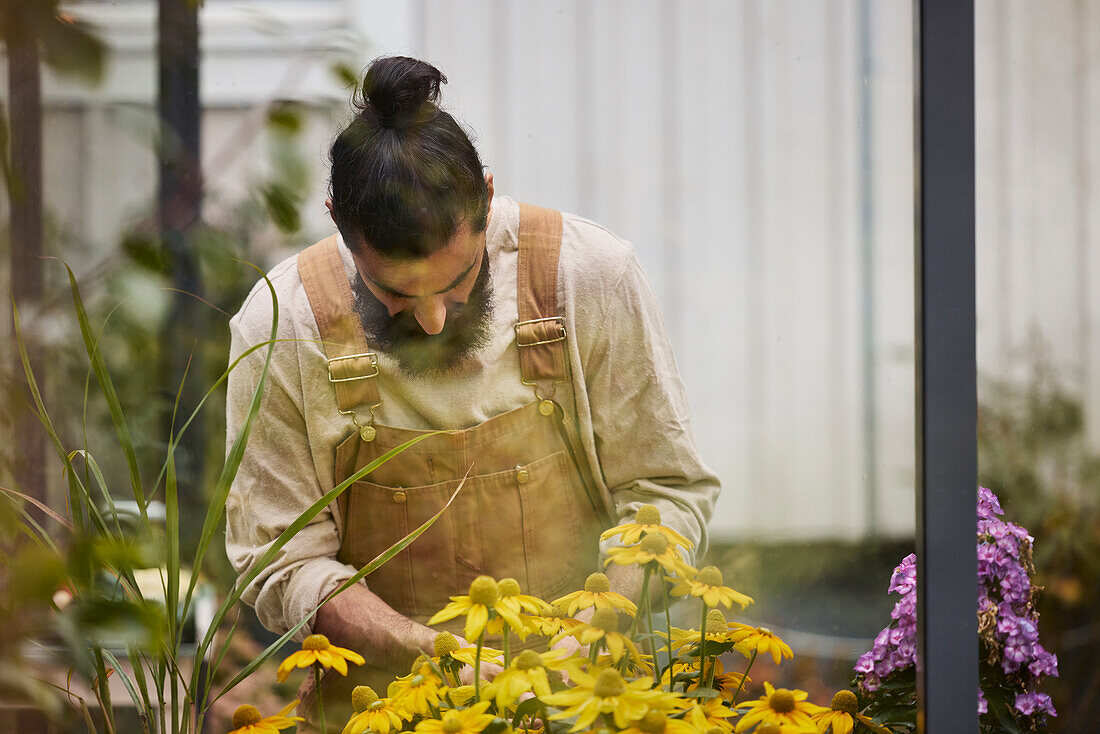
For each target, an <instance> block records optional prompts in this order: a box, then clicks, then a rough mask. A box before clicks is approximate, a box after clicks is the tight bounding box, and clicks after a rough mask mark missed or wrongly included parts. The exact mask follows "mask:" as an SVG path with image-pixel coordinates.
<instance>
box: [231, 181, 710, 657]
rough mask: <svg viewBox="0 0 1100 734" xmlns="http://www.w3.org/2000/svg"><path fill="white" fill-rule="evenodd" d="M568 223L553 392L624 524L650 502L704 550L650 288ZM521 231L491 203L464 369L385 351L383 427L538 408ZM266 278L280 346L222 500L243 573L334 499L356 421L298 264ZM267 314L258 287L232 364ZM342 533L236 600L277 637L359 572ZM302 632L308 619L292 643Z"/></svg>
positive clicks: (308, 541) (677, 390) (304, 535)
mask: <svg viewBox="0 0 1100 734" xmlns="http://www.w3.org/2000/svg"><path fill="white" fill-rule="evenodd" d="M563 220H564V221H563V234H562V247H561V255H560V261H559V266H558V270H559V274H558V304H559V308H560V309H561V314H562V316H563V317H564V318H565V324H566V329H567V333H568V353H569V362H570V372H571V381H570V382H571V385H569V386H568V387H571V388H572V389H571V390H569V389H567V390H565V391H564V394H563V391H561V389H560V387H559V393H558V397H559V399H561V400H562V401H563V403H564V404H566V407H567V409H568V408H569V407H570V406H569V404H568V401H569V400H570V399H571V398H573V397H575V405H576V417H577V421H578V424H579V431H580V435H581V440H582V443H583V444H584V448H585V451H586V452H587V453H588V456H589V459H590V461H591V464H592V466H593V467H594V473H595V475H596V481H597V482H599V483H600V487H599V490H600V492H601V493H603V494H604V495H605V500H607V501H608V502H609V504H610V505H612V506H613V507H614V508H615V511H616V513H617V514H618V516H619V517H620V518H631V517H632V516H633V513H634V511H635V510H636V509H637V508H638V507H639V506H640V505H642V504H646V503H652V504H654V505H657V507H659V508H660V510H661V514H662V518H663V520H664V522H665V524H666V525H669V526H670V527H674V528H676V529H677V530H679V531H680V532H682V533H683V534H684V535H685V536H687V537H688V538H689V539H691V540H692V541H693V542H694V543H695V544H696V549H697V552H700V553H701V552H702V550H703V549H704V548H705V546H706V538H707V532H706V526H707V522H708V520H709V519H710V515H711V511H712V509H713V506H714V501H715V499H716V498H717V495H718V492H719V484H718V480H717V477H715V475H714V473H713V472H711V471H710V469H708V468H707V467H706V466H705V465H704V464H703V462H702V460H701V459H700V457H699V453H698V450H697V448H696V445H695V439H694V437H693V435H692V430H691V422H690V420H689V416H688V404H687V398H686V396H685V393H684V387H683V383H682V382H681V380H680V376H679V372H678V371H677V369H676V364H675V361H674V359H673V355H672V350H671V347H670V345H669V341H668V336H667V334H666V332H665V327H664V324H663V322H662V320H661V315H660V312H659V310H658V307H657V302H656V299H655V298H654V295H653V292H652V289H651V288H650V285H649V282H648V281H647V280H646V277H645V274H644V273H643V272H642V268H641V265H640V264H639V262H638V259H637V257H636V256H635V253H634V250H633V248H632V247H631V246H630V244H629V243H627V242H626V241H624V240H622V239H620V238H618V237H616V236H615V235H614V234H612V233H611V232H609V231H608V230H607V229H605V228H603V227H601V226H600V225H598V224H595V223H593V222H590V221H588V220H586V219H582V218H581V217H577V216H574V215H571V214H563ZM518 235H519V205H518V204H517V203H516V202H515V201H513V200H512V199H510V198H507V197H497V198H495V199H493V206H492V214H491V218H490V221H489V224H488V231H487V233H486V244H487V248H488V253H489V269H490V277H491V279H492V290H493V311H492V317H491V318H492V327H491V339H490V341H489V342H488V344H487V346H486V347H485V348H483V349H482V350H481V351H480V352H479V353H478V354H477V356H476V358H475V359H474V360H473V362H472V363H471V364H470V365H469V366H468V367H464V368H463V369H462V370H461V371H459V372H455V373H453V374H447V375H444V376H441V377H434V376H433V377H431V378H415V377H410V376H408V375H406V374H405V373H403V372H402V371H401V369H400V368H399V367H398V366H397V365H396V364H395V363H394V361H393V360H392V359H391V358H389V357H388V356H387V355H386V354H384V353H382V354H379V370H380V375H379V377H378V387H379V392H380V394H381V397H382V405H381V406H380V407H379V408H377V409H376V411H375V415H376V420H377V422H378V423H380V424H385V425H391V426H398V427H402V428H410V429H418V430H432V429H461V428H468V427H471V426H474V425H477V424H478V423H480V422H482V421H485V420H487V419H489V418H491V417H493V416H495V415H499V414H501V413H505V412H507V411H509V410H512V409H513V408H516V407H518V406H520V405H522V404H524V403H528V402H530V401H532V400H533V399H534V393H533V391H532V388H531V387H529V386H526V385H523V384H521V383H520V376H519V356H518V354H517V347H516V345H515V332H514V330H513V327H514V325H515V323H516V321H517V320H518V315H517V314H518V309H517V305H516V263H517V255H518V251H517V241H518ZM342 253H343V257H344V265H345V271H346V273H347V275H348V277H349V279H354V278H355V277H357V276H356V272H355V266H354V263H353V261H352V259H351V255H350V253H349V252H348V251H347V248H346V247H342ZM268 278H269V280H270V281H271V284H272V286H273V287H274V290H275V294H276V297H277V299H278V301H277V303H278V314H279V315H278V337H277V338H278V339H279V340H280V341H278V342H277V343H276V344H275V348H274V354H273V357H272V362H271V368H270V371H269V374H268V380H267V383H266V389H265V391H264V395H263V400H262V403H261V408H260V412H259V414H258V415H257V418H256V420H255V422H254V424H253V428H252V433H251V435H250V437H249V441H248V445H247V449H246V451H245V454H244V459H243V461H242V463H241V466H240V470H239V471H238V473H237V477H236V480H235V482H234V483H233V487H232V490H231V492H230V494H229V499H228V502H227V503H226V551H227V553H228V555H229V560H230V561H231V562H232V563H233V566H234V568H235V569H236V570H237V571H238V572H239V573H244V572H246V571H247V570H248V569H250V568H251V567H252V564H254V563H255V562H256V561H257V560H258V559H259V557H260V556H261V555H262V554H263V553H264V551H265V550H266V549H267V547H268V545H269V544H270V543H271V542H272V541H273V540H275V538H277V537H278V535H279V533H280V532H282V531H283V530H284V529H285V528H286V527H287V526H288V525H289V524H290V523H291V522H293V521H294V520H295V519H296V518H297V517H298V516H299V515H301V514H302V512H304V511H305V510H306V509H307V508H308V507H309V506H310V505H311V504H312V503H313V502H315V501H316V500H317V499H318V498H319V497H321V495H322V494H324V493H325V492H327V491H329V490H330V489H332V487H333V486H334V483H333V474H334V472H333V468H334V467H333V463H334V461H335V448H336V446H337V444H338V443H340V442H341V441H342V440H343V439H345V438H347V437H348V436H349V435H351V433H352V431H354V430H355V427H354V425H353V424H352V421H351V419H350V418H349V417H347V416H343V415H340V414H339V413H338V412H337V407H336V397H335V393H334V391H333V389H332V385H331V384H330V383H329V381H328V372H327V368H326V362H325V354H324V350H323V347H322V345H321V344H320V341H319V340H320V336H319V332H318V329H317V323H316V320H315V319H314V316H313V311H312V309H311V308H310V304H309V299H308V297H307V296H306V292H305V289H304V287H303V285H302V280H301V277H300V276H299V274H298V267H297V256H294V257H291V258H288V259H287V260H285V261H283V262H281V263H280V264H278V265H277V266H275V268H274V269H273V270H272V271H271V272H270V273H269V274H268ZM272 306H273V304H272V299H271V295H270V292H269V290H268V287H267V284H266V283H265V282H264V281H262V280H261V281H260V282H259V283H257V284H256V287H255V288H253V289H252V292H251V293H250V294H249V296H248V298H247V299H246V300H245V302H244V304H243V305H242V306H241V309H240V311H239V312H238V313H237V314H236V315H235V316H234V317H233V319H232V320H231V321H230V330H231V335H232V346H231V350H230V361H231V362H232V361H233V360H235V359H236V358H237V357H238V356H240V355H241V354H242V353H243V352H245V351H246V350H247V349H248V348H250V347H252V346H254V345H256V344H260V343H262V342H265V341H266V340H267V339H268V338H269V336H270V330H271V320H272ZM281 340H287V341H281ZM265 353H266V348H261V349H258V350H256V352H254V353H253V354H251V355H249V356H248V357H247V358H245V359H244V360H243V361H242V362H241V364H240V365H238V367H237V368H236V369H234V370H233V371H232V372H231V374H230V377H229V385H228V401H227V402H228V405H227V446H229V445H232V442H233V441H234V439H235V438H236V436H237V435H238V434H239V432H240V429H241V426H242V423H243V421H244V420H245V417H246V416H247V415H248V409H249V404H250V403H251V400H252V394H253V391H254V390H255V387H256V382H257V380H258V377H259V374H260V371H261V369H262V365H263V361H264V355H265ZM361 417H362V418H363V419H365V418H366V415H365V414H364V415H362V416H361ZM341 524H342V518H341V517H340V513H339V512H337V511H336V506H335V504H334V505H332V506H331V507H330V508H329V509H327V510H325V511H323V512H321V513H320V514H319V515H317V517H316V518H315V519H314V521H313V522H311V523H310V524H309V525H307V526H306V527H305V528H303V529H302V530H301V532H299V533H298V534H297V535H296V536H295V537H294V538H293V539H292V540H291V541H290V542H289V543H288V544H287V545H286V546H285V547H284V548H283V550H282V551H281V552H280V553H279V554H278V556H277V557H276V558H275V560H274V562H273V563H271V564H270V565H269V566H268V567H267V568H266V569H264V571H263V572H262V573H261V574H260V575H259V576H258V577H257V578H256V580H255V581H254V582H253V583H252V584H251V585H250V586H249V588H248V589H247V590H246V591H245V593H244V595H243V598H244V600H245V601H246V602H247V603H249V604H251V605H253V606H254V607H255V609H256V614H257V616H258V617H259V619H260V622H261V623H262V624H263V625H264V626H265V627H267V628H268V629H270V630H273V631H276V632H284V631H286V630H287V629H289V628H290V627H292V626H293V625H295V624H297V623H298V622H299V621H300V620H302V619H303V618H305V617H307V616H308V615H309V614H310V613H311V612H312V611H313V610H314V608H315V607H316V606H317V604H318V603H319V601H320V600H321V599H322V598H323V596H324V595H325V594H327V593H328V592H329V591H331V590H332V589H333V588H335V587H336V586H337V585H338V584H340V583H341V582H343V581H345V580H347V579H348V578H349V577H351V576H352V575H353V574H354V573H355V570H356V569H354V568H352V567H351V566H348V565H345V564H343V563H340V562H339V561H337V560H336V554H337V551H338V550H339V548H340V539H341V534H342V531H343V528H342V527H341ZM689 560H691V559H689ZM369 581H370V578H369V577H368V578H367V579H366V582H367V583H366V585H367V586H368V587H369V585H370V584H369ZM310 627H311V623H307V624H306V625H305V626H304V627H303V629H302V631H301V632H300V633H299V636H302V635H305V634H308V633H309V628H310Z"/></svg>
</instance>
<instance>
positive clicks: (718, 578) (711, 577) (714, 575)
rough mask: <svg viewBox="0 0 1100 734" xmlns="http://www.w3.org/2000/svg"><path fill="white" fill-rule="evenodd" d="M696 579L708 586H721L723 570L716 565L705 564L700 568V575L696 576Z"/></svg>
mask: <svg viewBox="0 0 1100 734" xmlns="http://www.w3.org/2000/svg"><path fill="white" fill-rule="evenodd" d="M695 580H696V581H698V582H699V583H701V584H706V585H707V586H721V585H722V572H721V571H719V570H718V568H717V567H715V566H704V567H703V568H701V569H699V575H698V576H696V577H695Z"/></svg>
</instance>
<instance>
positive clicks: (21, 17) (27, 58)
mask: <svg viewBox="0 0 1100 734" xmlns="http://www.w3.org/2000/svg"><path fill="white" fill-rule="evenodd" d="M4 5H5V6H4V7H0V27H2V29H3V34H4V37H3V41H4V46H5V50H6V52H7V62H8V63H7V67H8V69H7V71H8V105H9V110H8V120H9V121H10V135H11V137H10V141H9V143H10V148H11V180H10V181H11V183H10V188H9V189H8V195H9V201H8V205H9V207H10V209H11V220H10V225H9V230H8V231H9V236H10V245H11V296H12V299H13V301H14V302H15V304H16V306H18V307H19V308H20V309H21V311H22V313H21V314H20V315H21V317H22V319H23V327H24V331H23V333H24V335H25V336H26V338H27V340H28V342H30V344H29V345H28V351H29V353H30V355H31V367H32V369H33V370H34V373H35V378H36V380H37V381H38V382H39V384H40V385H43V386H44V385H45V382H46V380H45V375H44V373H43V366H44V363H43V362H42V360H41V359H39V357H38V355H37V352H38V350H37V349H36V348H35V347H34V345H33V342H34V341H35V340H36V337H37V334H36V329H34V328H33V326H31V323H30V322H31V319H32V318H33V317H34V315H35V310H36V309H37V307H38V305H39V303H40V301H41V300H42V283H43V279H42V254H43V250H42V240H43V227H42V77H41V68H40V63H39V62H40V59H39V48H38V39H37V38H35V37H34V35H33V32H32V29H33V28H34V26H33V23H32V18H31V17H30V14H29V13H27V12H25V11H22V10H20V9H19V7H18V6H17V5H13V4H11V3H5V4H4ZM2 106H3V105H0V108H2ZM0 154H2V153H0ZM28 326H31V328H28ZM14 343H15V340H14V338H13V339H12V340H11V344H13V345H14ZM10 366H11V375H12V382H11V393H10V394H4V395H3V396H2V397H3V399H4V400H5V401H6V402H7V403H8V405H10V406H11V408H10V411H9V412H10V417H11V419H12V426H11V428H12V431H13V434H14V444H15V456H14V457H13V459H14V464H15V484H16V487H17V488H18V489H20V490H22V491H24V492H27V493H29V494H30V495H32V496H34V497H37V498H38V499H40V500H43V501H45V500H47V499H48V498H47V496H46V455H47V454H46V435H45V432H44V431H42V428H41V426H39V425H38V419H37V418H36V417H35V415H34V412H33V411H32V409H31V402H30V396H29V393H27V391H26V390H23V389H22V386H23V385H25V382H24V378H23V365H22V363H21V362H20V360H19V354H18V352H17V350H16V349H15V348H14V346H13V347H12V349H11V365H10ZM17 386H18V387H17Z"/></svg>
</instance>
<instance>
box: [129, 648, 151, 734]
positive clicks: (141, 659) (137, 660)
mask: <svg viewBox="0 0 1100 734" xmlns="http://www.w3.org/2000/svg"><path fill="white" fill-rule="evenodd" d="M126 656H127V657H129V658H130V665H131V666H132V667H133V670H134V682H135V683H136V684H137V688H138V691H139V692H140V693H141V700H142V701H144V702H145V718H146V719H147V720H148V721H150V722H152V724H153V725H154V726H155V725H156V722H155V721H153V718H154V716H153V700H152V699H151V698H149V682H148V680H146V676H145V665H146V662H147V661H146V658H145V655H144V653H142V652H141V650H140V649H138V647H137V646H136V645H128V646H127V647H126Z"/></svg>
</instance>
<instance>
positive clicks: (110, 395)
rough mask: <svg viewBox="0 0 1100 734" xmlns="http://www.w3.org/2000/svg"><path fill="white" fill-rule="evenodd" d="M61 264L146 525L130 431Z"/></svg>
mask: <svg viewBox="0 0 1100 734" xmlns="http://www.w3.org/2000/svg"><path fill="white" fill-rule="evenodd" d="M62 264H63V265H65V270H66V271H68V273H69V290H70V291H72V295H73V308H74V309H75V310H76V319H77V322H78V324H79V325H80V333H81V335H82V336H83V338H84V347H85V351H87V353H88V359H89V360H90V361H91V363H92V371H93V372H95V376H96V380H97V381H98V382H99V387H100V389H101V390H102V392H103V398H104V399H105V400H106V401H107V407H108V409H109V410H110V413H111V422H112V423H113V424H114V428H115V435H116V436H117V438H118V443H119V446H120V447H121V448H122V454H123V456H124V457H125V459H126V466H127V468H128V469H129V473H130V485H131V487H132V489H133V491H134V499H135V500H137V503H138V507H139V508H140V509H141V515H142V521H143V522H144V523H145V524H146V525H148V523H149V516H148V513H147V511H146V501H145V490H144V489H143V488H142V485H141V473H140V471H139V470H138V462H137V452H136V451H135V450H134V442H133V439H132V438H131V437H130V429H129V427H128V426H127V424H126V415H125V413H123V411H122V404H121V402H119V399H118V393H117V391H116V390H115V384H114V381H113V380H112V379H111V374H110V371H109V370H108V369H107V362H106V360H104V358H103V353H102V351H100V349H99V342H98V340H97V339H95V338H94V337H95V334H94V332H93V331H92V328H91V324H90V323H89V320H88V313H87V311H85V309H84V300H83V299H82V298H81V297H80V286H79V285H78V284H77V282H76V275H75V274H74V273H73V270H72V268H70V267H69V266H68V265H67V264H65V263H62Z"/></svg>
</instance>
